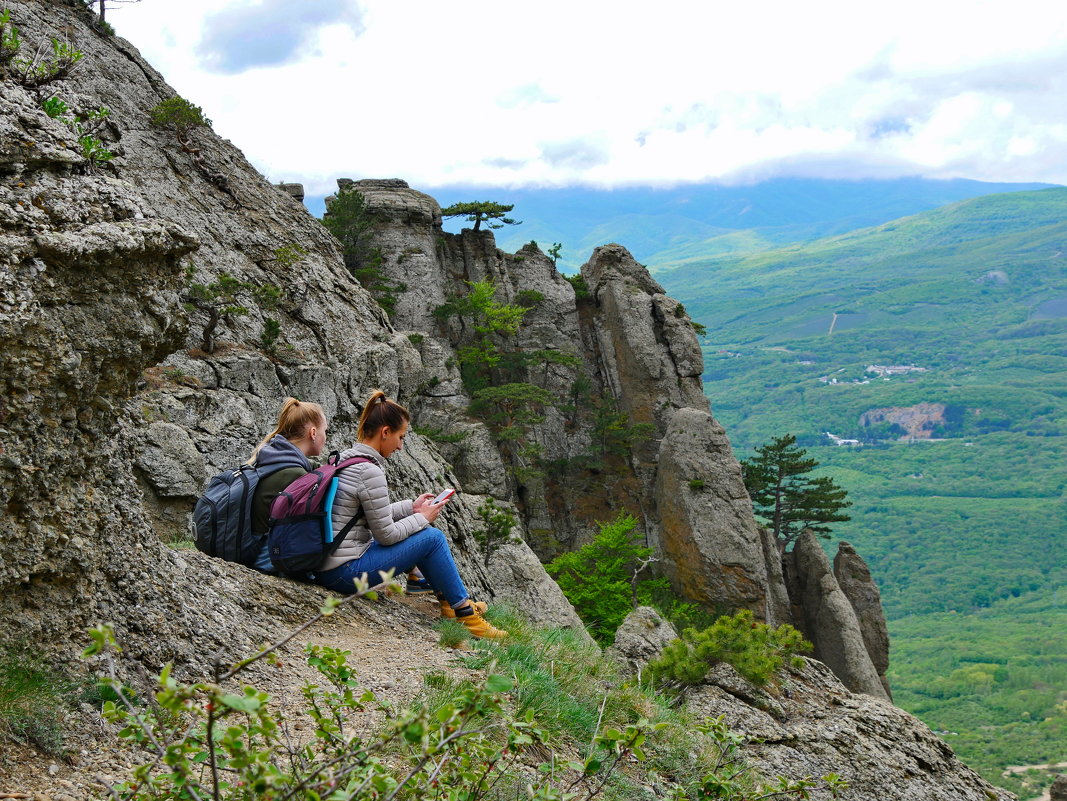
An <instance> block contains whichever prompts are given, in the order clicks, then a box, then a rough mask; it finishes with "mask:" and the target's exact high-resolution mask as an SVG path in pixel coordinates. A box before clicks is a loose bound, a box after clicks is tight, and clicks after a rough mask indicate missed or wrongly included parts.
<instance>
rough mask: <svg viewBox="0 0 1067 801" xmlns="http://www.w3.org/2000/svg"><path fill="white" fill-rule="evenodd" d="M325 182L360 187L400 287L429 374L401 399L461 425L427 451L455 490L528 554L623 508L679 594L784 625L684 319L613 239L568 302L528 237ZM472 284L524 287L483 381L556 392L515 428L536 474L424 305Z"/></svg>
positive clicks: (413, 197)
mask: <svg viewBox="0 0 1067 801" xmlns="http://www.w3.org/2000/svg"><path fill="white" fill-rule="evenodd" d="M339 183H340V184H341V188H342V190H346V189H351V190H355V191H358V192H360V193H361V194H362V195H363V196H364V198H365V200H366V204H367V207H368V211H369V213H370V215H371V216H372V217H373V218H374V220H375V223H374V226H373V233H372V235H371V239H372V244H373V246H374V247H376V248H377V249H378V250H379V251H380V253H381V256H382V270H383V272H384V273H385V274H386V275H387V276H388V278H389V280H390V281H391V282H392V283H393V284H403V285H405V286H406V289H405V291H403V292H402V293H400V294H399V295H398V296H397V300H396V307H395V311H394V314H393V318H392V321H393V324H394V325H395V326H396V327H397V328H400V329H405V330H409V331H411V332H412V333H413V334H414V336H413V339H414V340H415V341H417V342H418V345H417V347H418V348H419V349H420V352H421V354H422V356H423V359H424V363H425V364H426V365H427V366H428V367H429V368H430V370H431V371H432V372H433V373H434V375H435V376H436V378H437V380H436V381H435V382H433V385H432V386H426V387H425V388H424V391H423V392H422V393H420V395H421V396H420V398H418V399H417V400H416V403H417V404H418V406H419V410H420V415H419V417H420V420H423V421H429V423H430V424H432V425H433V426H434V427H435V428H437V429H439V430H444V431H462V432H466V433H467V436H465V437H464V438H463V439H462V440H461V441H459V442H452V443H448V444H446V445H443V446H442V448H443V451H444V452H445V454H446V455H447V456H448V458H449V459H450V460H451V461H452V463H453V464H454V466H455V468H456V471H457V474H458V476H459V477H460V479H461V480H462V481H463V482H464V484H465V486H469V487H473V488H476V491H479V492H487V493H491V494H493V495H496V496H497V497H499V498H501V499H504V500H515V501H516V502H517V504H518V506H519V508H520V510H521V511H522V513H523V519H524V522H525V535H526V539H527V540H528V541H530V542H531V543H532V544H533V546H534V547H535V549H537V551H538V553H539V554H540V555H541V556H542V558H548V557H550V556H552V555H554V553H556V552H558V550H561V549H567V548H570V547H573V546H575V545H578V544H581V543H582V542H584V541H587V540H588V539H589V538H590V537H591V535H592V531H593V530H594V527H595V522H596V521H597V520H605V519H608V518H610V517H613V516H614V515H615V514H616V513H617V512H618V511H620V510H626V511H631V512H633V513H634V514H635V515H636V516H637V517H638V518H639V519H640V520H641V521H642V523H643V525H644V527H645V535H646V537H647V541H648V543H649V544H650V545H651V546H653V547H654V548H655V549H656V551H657V553H658V555H659V557H660V567H661V569H662V572H663V573H664V575H666V576H668V577H669V578H670V579H671V581H672V583H673V584H674V585H675V587H676V588H677V589H678V590H679V592H680V593H681V594H682V595H683V596H684V597H686V598H689V599H693V600H696V601H698V602H701V603H703V604H705V605H706V606H707V607H708V608H709V609H717V608H726V607H730V608H737V607H747V608H751V609H753V610H754V611H756V612H757V614H759V615H760V616H761V617H763V618H765V619H769V620H772V621H777V622H785V621H786V618H783V617H781V614H782V613H783V612H784V611H785V607H784V604H782V603H780V602H775V601H773V600H769V599H775V598H778V599H780V598H782V597H784V587H783V586H782V584H781V581H780V579H776V578H775V577H776V576H780V573H781V571H780V569H776V566H774V565H772V566H771V567H770V568H768V563H767V556H768V555H767V554H765V552H764V549H763V545H762V542H761V539H760V533H759V531H758V528H757V526H756V523H755V520H754V518H753V516H752V506H751V503H750V502H749V500H748V495H747V493H746V491H745V488H744V484H743V482H742V480H741V472H740V468H739V466H738V463H737V460H736V459H735V458H734V456H733V453H732V451H731V449H730V444H729V441H728V440H727V438H726V435H725V432H724V431H723V429H722V427H721V426H719V425H718V423H716V421H715V420H714V418H713V417H712V416H711V413H710V410H709V408H708V401H707V398H705V396H704V394H703V389H702V383H701V374H702V372H703V360H702V356H701V353H700V348H699V346H698V344H697V341H696V336H695V334H694V332H693V327H692V325H691V323H690V320H689V318H688V316H687V315H686V314H685V311H684V309H683V308H682V307H681V306H680V305H679V304H678V303H677V301H675V300H673V299H672V298H669V297H668V296H667V295H666V294H665V293H664V291H663V288H662V287H661V286H659V284H657V283H656V282H655V281H654V280H653V279H652V277H651V276H650V275H649V274H648V271H647V270H646V269H645V268H644V267H643V266H641V265H640V264H638V263H637V262H636V261H635V260H634V259H633V257H632V256H631V255H630V254H629V253H628V252H627V251H626V249H625V248H623V247H621V246H620V245H606V246H604V247H600V248H597V249H596V250H595V251H594V253H593V255H592V257H591V258H590V259H589V261H588V262H587V263H586V264H585V265H584V266H583V267H582V273H581V277H582V280H583V282H584V286H583V287H582V295H583V296H582V297H577V296H576V294H575V290H574V288H573V287H572V285H571V284H570V283H569V282H568V281H566V280H565V279H564V278H563V276H561V275H560V274H559V273H558V272H557V271H556V269H555V267H554V265H553V263H552V261H551V260H550V259H549V258H548V257H547V256H546V255H545V254H544V253H542V252H541V251H540V250H539V249H538V248H537V246H536V245H533V244H531V245H528V246H526V247H524V248H523V249H522V250H520V251H519V252H518V253H515V254H507V253H504V252H502V251H500V250H499V249H497V248H496V246H495V241H494V238H493V234H492V232H491V231H484V230H483V231H474V230H472V229H466V230H464V231H463V232H462V233H460V234H448V233H445V232H444V231H442V229H441V225H440V222H441V212H440V208H439V207H438V205H437V203H436V201H434V200H433V198H431V197H429V196H428V195H424V194H422V193H419V192H417V191H415V190H412V189H411V188H410V187H408V186H407V185H406V184H404V183H403V182H397V181H378V180H363V181H355V182H352V181H347V180H342V181H340V182H339ZM484 281H491V282H493V284H494V286H495V288H496V293H497V296H498V300H499V302H501V303H512V304H514V303H520V304H521V303H523V302H524V300H523V299H524V298H530V297H531V294H530V293H536V300H535V301H533V302H532V308H531V309H530V311H529V312H528V314H527V315H526V317H525V318H524V322H523V326H522V327H521V329H520V331H519V333H518V335H517V337H516V341H515V342H513V343H510V344H509V347H512V348H514V349H515V350H516V351H517V352H518V353H519V354H524V355H526V357H527V358H526V362H527V365H526V366H525V367H523V368H521V369H519V370H513V371H512V372H511V374H510V375H509V376H508V377H506V378H498V380H499V381H501V382H503V381H514V380H521V381H523V382H528V383H530V384H533V385H535V386H537V387H541V388H543V389H545V390H547V391H548V393H549V394H550V395H551V396H552V397H553V398H556V399H558V402H557V403H556V404H554V405H551V406H550V407H549V408H546V409H545V410H544V414H543V418H544V419H543V420H541V421H540V422H538V423H537V424H536V425H534V426H532V432H531V437H532V438H533V439H534V440H535V441H536V444H537V446H538V447H539V449H540V458H541V462H542V463H543V464H545V465H548V469H547V470H543V471H531V470H522V469H516V468H518V467H522V465H516V464H515V463H512V462H509V461H508V459H507V456H506V453H505V454H504V456H502V455H501V449H498V448H495V447H493V445H494V443H493V437H492V434H491V432H490V431H488V430H487V429H486V428H485V427H484V426H481V425H479V424H478V423H474V422H472V421H471V419H470V416H469V415H468V414H467V413H466V410H467V407H468V406H469V405H470V400H471V399H470V396H469V390H468V389H466V388H465V387H464V384H463V381H462V380H461V375H460V372H459V370H458V369H457V367H456V365H457V362H458V357H457V353H458V351H459V350H460V349H461V348H463V347H465V346H468V345H469V344H470V337H471V331H470V326H469V323H468V324H467V325H464V321H463V320H462V319H459V320H456V319H451V320H445V321H442V319H441V317H440V316H437V315H435V314H434V310H435V309H438V308H440V307H442V306H444V304H445V303H446V302H448V301H449V300H450V299H455V298H457V297H463V296H464V295H466V294H467V293H468V292H469V291H470V287H471V284H473V283H475V282H484ZM525 302H529V301H525ZM615 412H618V413H621V415H622V419H624V420H625V421H626V423H625V425H627V426H631V427H633V428H634V430H640V431H641V432H642V434H641V436H638V437H635V438H634V439H633V440H632V441H630V442H628V443H625V444H620V443H617V442H608V441H607V438H606V435H605V434H604V432H603V431H602V430H599V429H598V424H599V421H600V420H602V419H603V417H598V415H604V414H608V413H615ZM498 444H499V443H498ZM691 483H692V484H693V486H692V487H691V486H690V485H691ZM697 484H699V485H701V489H694V488H693V487H695V486H696V485H697ZM771 558H772V561H773V560H776V559H777V556H774V555H771Z"/></svg>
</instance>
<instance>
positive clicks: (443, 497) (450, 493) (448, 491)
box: [430, 488, 456, 506]
mask: <svg viewBox="0 0 1067 801" xmlns="http://www.w3.org/2000/svg"><path fill="white" fill-rule="evenodd" d="M455 494H456V491H455V490H454V489H451V488H449V489H446V490H444V491H442V492H441V494H440V495H438V496H437V497H436V498H434V499H433V500H432V501H430V503H431V504H433V505H434V506H436V505H437V504H439V503H444V502H445V501H447V500H448V499H449V498H451V497H452V496H453V495H455Z"/></svg>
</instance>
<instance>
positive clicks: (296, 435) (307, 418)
mask: <svg viewBox="0 0 1067 801" xmlns="http://www.w3.org/2000/svg"><path fill="white" fill-rule="evenodd" d="M325 422H326V415H325V414H323V411H322V407H321V406H319V405H318V404H317V403H308V402H306V401H298V400H297V399H296V398H286V399H285V401H284V402H283V403H282V409H281V411H280V412H278V424H277V425H276V426H275V428H274V430H273V431H271V432H270V433H269V434H267V436H265V437H264V438H263V439H262V440H260V442H259V444H258V445H257V446H256V448H255V450H254V451H252V455H251V456H250V457H249V459H248V462H247V464H255V463H256V457H257V456H259V452H260V451H261V450H263V446H264V445H266V444H267V443H268V442H270V441H271V440H272V439H274V438H275V437H276V436H278V435H279V434H280V435H281V436H283V437H285V438H286V439H287V440H289V441H290V442H291V441H293V440H295V439H300V438H301V437H303V436H304V435H305V434H306V433H307V430H308V429H309V428H311V426H316V425H322V424H323V423H325Z"/></svg>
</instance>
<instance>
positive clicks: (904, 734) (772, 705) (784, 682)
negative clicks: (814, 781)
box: [607, 608, 1013, 801]
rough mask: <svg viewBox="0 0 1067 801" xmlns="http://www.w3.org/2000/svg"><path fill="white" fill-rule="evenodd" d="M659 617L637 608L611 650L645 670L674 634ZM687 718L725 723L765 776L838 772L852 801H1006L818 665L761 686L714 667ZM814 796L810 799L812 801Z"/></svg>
mask: <svg viewBox="0 0 1067 801" xmlns="http://www.w3.org/2000/svg"><path fill="white" fill-rule="evenodd" d="M669 627H670V624H667V623H665V622H664V621H663V620H662V619H660V618H659V616H658V615H657V614H656V613H655V611H653V610H651V609H647V608H639V609H637V610H635V611H634V612H632V613H631V614H630V616H629V617H628V618H627V619H626V620H625V621H624V622H623V624H622V625H621V626H620V627H619V631H618V634H617V635H616V639H615V644H614V645H613V646H612V647H611V648H610V649H608V651H607V653H609V654H612V655H614V656H615V657H616V658H617V659H619V660H620V661H621V662H622V663H623V664H624V665H625V666H626V667H627V668H629V669H631V670H637V669H639V668H643V667H644V665H645V664H647V662H648V661H650V660H651V659H652V658H654V657H655V656H657V655H658V654H659V652H660V651H661V650H662V648H663V646H664V644H665V643H666V642H667V639H668V637H667V636H666V635H665V631H664V630H665V629H669ZM684 697H685V701H686V706H687V708H688V710H689V711H690V712H694V713H696V714H698V715H705V716H707V717H718V716H720V715H722V716H723V719H724V720H725V722H726V723H727V724H728V725H729V726H730V729H731V730H732V731H734V732H737V733H739V734H740V735H742V737H743V738H744V745H743V750H744V752H745V756H746V757H747V758H748V759H749V760H751V764H753V765H754V766H755V767H756V769H757V770H758V771H760V772H762V773H763V774H764V775H766V776H774V775H784V776H792V777H797V776H804V775H806V776H821V775H824V774H826V773H829V772H833V773H836V774H837V775H839V776H840V777H841V778H842V779H844V780H845V781H846V782H848V784H849V787H848V789H847V790H845V791H844V792H843V793H842V795H841V797H842V798H843V799H851V800H854V801H998V799H1001V800H1002V801H1008V799H1011V798H1013V796H1012V795H1011V794H1010V793H1007V792H1005V791H1003V790H998V789H997V788H995V787H992V786H991V785H990V784H989V783H988V782H986V781H985V780H984V779H982V778H981V777H980V776H979V775H978V774H977V773H975V772H974V771H973V770H971V769H970V768H968V767H967V766H966V765H964V764H963V763H962V762H960V761H959V759H958V758H957V757H956V755H955V754H954V753H953V752H952V749H951V748H949V747H948V746H947V745H946V744H945V743H944V742H943V741H942V740H940V739H938V738H937V736H936V735H934V733H933V732H931V731H930V729H929V728H928V727H927V726H925V725H924V724H923V723H922V722H921V721H919V720H917V719H916V718H914V717H912V716H911V715H909V714H907V713H906V712H904V711H903V710H901V709H898V708H897V707H895V706H893V705H892V704H891V703H889V702H888V701H887V700H885V699H880V698H876V697H872V694H870V693H866V692H859V693H854V692H851V691H849V689H848V688H847V687H845V686H844V685H843V684H842V682H841V681H840V680H839V679H838V677H837V676H836V675H834V672H833V671H831V670H829V669H828V666H827V665H824V664H822V663H820V662H817V661H815V660H810V659H807V660H804V665H803V667H801V668H799V669H797V668H790V669H788V670H787V671H786V672H785V674H784V675H782V676H780V677H779V679H778V680H777V681H775V682H772V683H771V684H768V685H767V686H764V687H758V686H756V685H754V684H752V683H750V682H748V681H747V680H745V679H744V678H743V677H742V676H741V675H740V674H738V672H737V671H736V670H734V669H733V668H732V667H731V666H730V665H727V664H725V663H720V664H718V665H716V666H715V667H713V668H712V669H711V671H710V672H709V673H708V675H707V677H706V678H705V680H704V681H703V682H701V683H700V684H698V685H696V686H694V687H690V688H687V689H686V691H685V693H684ZM813 797H814V796H813Z"/></svg>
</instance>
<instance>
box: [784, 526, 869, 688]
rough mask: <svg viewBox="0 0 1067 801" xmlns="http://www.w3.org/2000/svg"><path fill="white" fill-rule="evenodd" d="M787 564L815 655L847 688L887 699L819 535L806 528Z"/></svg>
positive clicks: (792, 594) (799, 615)
mask: <svg viewBox="0 0 1067 801" xmlns="http://www.w3.org/2000/svg"><path fill="white" fill-rule="evenodd" d="M790 557H791V558H790V560H789V562H788V563H787V565H788V567H789V571H788V572H789V589H790V592H789V595H790V598H791V599H792V601H793V604H794V606H797V605H799V610H798V611H794V614H793V617H794V619H795V620H796V622H797V625H798V627H799V628H800V630H801V631H802V632H803V633H804V636H805V637H807V638H808V639H809V640H811V642H812V644H813V645H814V646H815V658H816V659H819V660H821V661H822V662H825V663H826V664H827V665H828V666H829V667H830V669H831V670H833V672H834V674H835V675H836V676H837V677H838V678H840V679H841V681H842V682H843V683H844V685H845V686H846V687H848V688H849V689H850V690H852V691H853V692H857V693H866V694H867V695H872V696H874V697H875V698H883V699H885V700H887V701H888V700H889V695H888V693H887V692H886V690H885V687H883V686H882V682H881V680H880V679H879V678H878V671H877V670H875V667H874V663H873V662H872V661H871V657H870V655H869V654H868V653H867V647H866V645H865V644H864V641H863V634H862V633H861V631H860V624H859V620H858V619H857V617H856V612H855V611H854V610H853V608H852V604H850V603H849V600H848V597H847V596H846V595H845V593H844V592H843V591H842V590H841V587H840V586H839V585H838V583H837V579H835V578H834V574H833V573H832V572H831V570H830V560H829V559H828V558H827V556H826V553H825V552H824V551H823V549H822V545H821V544H820V543H819V540H818V538H817V537H816V536H815V535H814V534H813V533H812V532H811V531H810V530H806V531H804V532H803V533H802V534H801V535H800V537H798V538H797V541H796V545H795V547H794V548H793V551H792V553H791V554H790Z"/></svg>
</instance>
